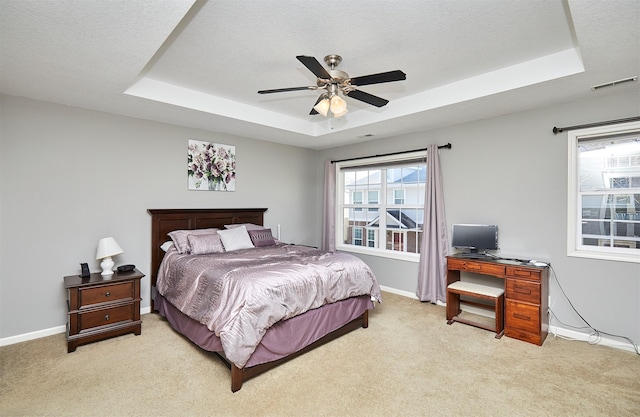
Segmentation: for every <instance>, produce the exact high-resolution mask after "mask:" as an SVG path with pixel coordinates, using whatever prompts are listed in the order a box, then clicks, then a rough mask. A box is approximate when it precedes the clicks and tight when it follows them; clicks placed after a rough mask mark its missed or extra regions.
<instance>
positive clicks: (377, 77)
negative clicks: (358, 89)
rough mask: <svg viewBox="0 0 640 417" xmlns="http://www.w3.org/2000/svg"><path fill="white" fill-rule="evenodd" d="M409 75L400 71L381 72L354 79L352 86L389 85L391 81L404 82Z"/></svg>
mask: <svg viewBox="0 0 640 417" xmlns="http://www.w3.org/2000/svg"><path fill="white" fill-rule="evenodd" d="M406 79H407V75H406V74H405V73H404V72H402V71H400V70H395V71H387V72H381V73H378V74H371V75H363V76H362V77H354V78H352V79H351V85H357V86H360V85H369V84H380V83H389V82H391V81H402V80H406Z"/></svg>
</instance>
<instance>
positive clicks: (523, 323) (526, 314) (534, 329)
mask: <svg viewBox="0 0 640 417" xmlns="http://www.w3.org/2000/svg"><path fill="white" fill-rule="evenodd" d="M505 304H506V308H505V314H504V317H505V327H509V328H515V329H520V330H524V331H527V332H531V333H540V306H536V305H530V304H525V303H518V302H516V301H511V300H507V301H506V303H505Z"/></svg>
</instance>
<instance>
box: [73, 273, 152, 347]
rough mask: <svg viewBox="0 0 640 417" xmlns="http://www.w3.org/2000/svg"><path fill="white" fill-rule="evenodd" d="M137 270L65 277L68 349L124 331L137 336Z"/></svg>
mask: <svg viewBox="0 0 640 417" xmlns="http://www.w3.org/2000/svg"><path fill="white" fill-rule="evenodd" d="M142 277H144V274H143V273H141V272H140V271H138V270H137V269H135V270H133V271H130V272H114V273H113V275H111V277H110V278H106V279H105V278H104V277H103V276H102V275H101V274H100V273H99V272H97V273H93V274H91V276H89V277H86V278H82V277H81V276H80V275H70V276H67V277H64V286H65V288H66V289H67V308H68V320H67V352H68V353H71V352H74V351H75V350H76V348H77V347H78V346H80V345H85V344H87V343H92V342H97V341H99V340H104V339H107V338H109V337H115V336H121V335H123V334H127V333H134V334H136V335H140V333H142V321H140V279H142Z"/></svg>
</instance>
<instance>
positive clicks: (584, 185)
mask: <svg viewBox="0 0 640 417" xmlns="http://www.w3.org/2000/svg"><path fill="white" fill-rule="evenodd" d="M568 207H569V212H568V215H567V219H568V226H569V227H568V236H567V237H568V239H567V242H568V245H567V254H568V255H569V256H582V257H589V258H598V259H610V260H619V261H628V262H640V123H636V122H634V123H625V124H620V125H613V126H606V127H599V128H592V129H582V130H576V131H573V132H569V204H568Z"/></svg>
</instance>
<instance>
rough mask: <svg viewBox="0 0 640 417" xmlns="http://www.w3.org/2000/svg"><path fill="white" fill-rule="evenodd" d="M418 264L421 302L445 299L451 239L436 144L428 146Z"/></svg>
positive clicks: (418, 291)
mask: <svg viewBox="0 0 640 417" xmlns="http://www.w3.org/2000/svg"><path fill="white" fill-rule="evenodd" d="M422 232H423V233H422V244H421V247H420V263H419V264H418V289H417V291H416V295H417V296H418V298H419V299H420V300H421V301H430V302H431V303H434V304H435V303H437V302H438V301H440V302H442V303H445V302H446V299H447V297H446V295H447V294H446V293H447V259H446V256H447V255H448V254H449V239H448V236H447V219H446V217H445V211H444V192H443V189H442V173H441V171H440V155H439V154H438V146H437V145H429V147H428V148H427V183H426V187H425V199H424V224H423V225H422Z"/></svg>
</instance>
